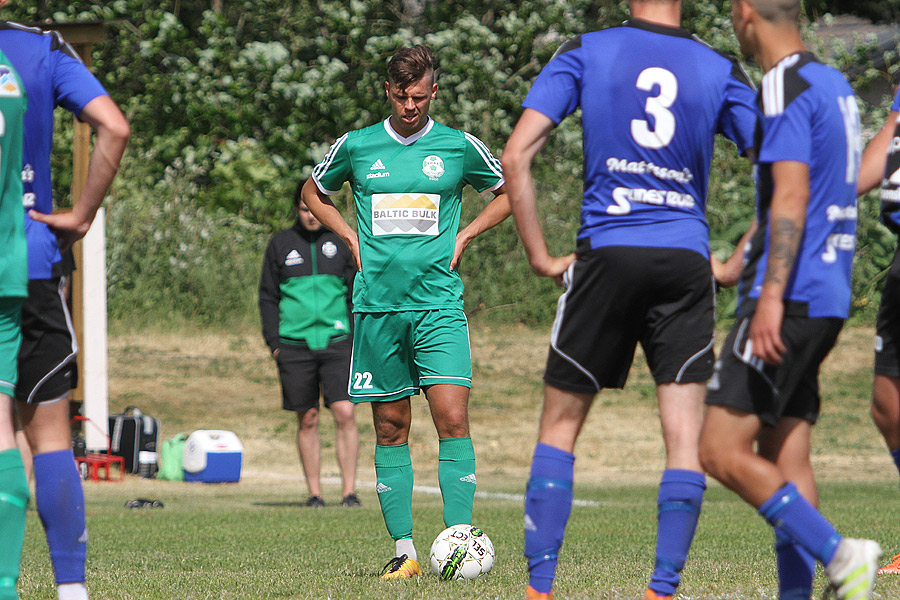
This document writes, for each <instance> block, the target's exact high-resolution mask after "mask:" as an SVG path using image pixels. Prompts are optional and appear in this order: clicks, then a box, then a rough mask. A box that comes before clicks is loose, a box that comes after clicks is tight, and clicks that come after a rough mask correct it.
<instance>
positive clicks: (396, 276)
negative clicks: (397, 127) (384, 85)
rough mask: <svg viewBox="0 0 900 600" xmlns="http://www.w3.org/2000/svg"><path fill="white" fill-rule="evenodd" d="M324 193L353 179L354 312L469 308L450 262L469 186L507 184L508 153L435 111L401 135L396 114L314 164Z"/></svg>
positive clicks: (357, 133) (353, 133)
mask: <svg viewBox="0 0 900 600" xmlns="http://www.w3.org/2000/svg"><path fill="white" fill-rule="evenodd" d="M313 180H314V181H315V182H316V185H317V186H318V187H319V190H320V191H321V192H322V193H324V194H329V195H332V194H336V193H338V192H339V191H340V189H341V186H342V185H343V183H344V182H345V181H349V182H350V187H351V189H352V190H353V200H354V202H355V203H356V213H357V220H358V223H359V231H358V233H359V246H360V258H361V260H362V272H360V273H357V275H356V280H355V283H354V286H353V311H354V312H392V311H401V310H430V309H436V308H462V295H463V283H462V280H461V279H460V277H459V273H457V272H456V271H451V270H450V261H451V260H452V259H453V250H454V248H455V245H456V234H457V231H458V229H459V216H460V211H461V205H462V189H463V186H464V185H466V184H468V185H471V186H472V187H474V188H475V189H476V190H478V191H479V192H483V191H485V190H488V189H489V190H495V189H497V188H499V187H500V186H501V185H503V173H502V170H501V167H500V161H499V160H497V159H496V158H494V156H493V155H492V154H491V152H490V150H488V148H487V146H485V145H484V144H483V143H482V142H481V141H480V140H479V139H478V138H476V137H475V136H473V135H471V134H468V133H465V132H463V131H458V130H456V129H451V128H450V127H447V126H445V125H441V124H440V123H436V122H435V121H433V120H431V119H430V118H429V119H428V123H427V124H426V125H425V127H423V128H422V129H421V130H420V131H419V132H418V133H415V134H413V135H412V136H410V137H408V138H403V137H400V135H399V134H398V133H397V132H396V131H394V129H393V128H392V127H391V125H390V119H386V120H385V121H383V122H381V123H378V124H376V125H372V126H371V127H366V128H365V129H358V130H356V131H351V132H349V133H347V134H345V135H344V136H342V137H341V138H340V139H338V140H337V141H336V142H335V143H334V145H333V146H332V147H331V150H329V152H328V154H327V155H326V156H325V158H324V159H323V160H322V162H321V163H319V164H318V165H317V166H316V168H315V169H314V170H313Z"/></svg>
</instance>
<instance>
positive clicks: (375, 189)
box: [303, 45, 510, 578]
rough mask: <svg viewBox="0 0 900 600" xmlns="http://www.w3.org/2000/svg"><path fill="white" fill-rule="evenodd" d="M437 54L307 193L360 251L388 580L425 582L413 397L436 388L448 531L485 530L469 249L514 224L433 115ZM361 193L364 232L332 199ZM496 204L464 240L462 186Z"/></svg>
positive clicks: (359, 333) (360, 330) (486, 170)
mask: <svg viewBox="0 0 900 600" xmlns="http://www.w3.org/2000/svg"><path fill="white" fill-rule="evenodd" d="M434 70H435V66H434V56H433V55H432V53H431V50H429V49H428V48H427V47H426V46H421V45H419V46H415V47H412V48H405V49H403V50H400V51H399V52H397V53H396V54H395V55H394V56H393V58H391V60H390V62H389V63H388V80H387V81H386V82H385V84H384V88H385V92H386V94H387V97H388V100H389V101H390V104H391V116H390V117H389V118H387V119H385V120H384V121H382V122H380V123H378V124H376V125H372V126H370V127H367V128H364V129H359V130H356V131H351V132H349V133H347V134H345V135H344V136H342V137H340V138H339V139H338V140H337V141H336V142H335V143H334V145H333V146H332V147H331V150H330V151H329V152H328V154H327V155H326V156H325V158H324V159H323V160H322V162H321V163H320V164H319V165H318V166H316V168H315V169H314V170H313V175H312V177H311V178H310V179H309V181H307V182H306V184H304V188H303V200H304V201H305V202H306V205H307V206H308V207H309V209H310V210H311V211H312V212H313V214H315V215H316V217H317V218H318V219H319V220H320V221H321V222H322V223H324V224H325V226H326V227H328V228H329V229H331V230H332V231H334V232H335V233H337V234H338V235H340V236H341V237H342V238H343V239H344V240H345V241H346V242H347V245H348V246H349V247H350V249H351V250H352V251H353V255H354V258H355V259H356V262H357V267H358V268H359V272H358V273H357V275H356V281H355V283H354V287H353V311H354V313H356V327H355V330H354V338H353V356H352V359H351V364H350V390H349V391H350V400H352V401H353V402H370V403H371V404H372V414H373V418H374V422H375V436H376V444H377V445H376V446H375V474H376V477H377V480H378V481H377V485H376V491H377V492H378V500H379V502H380V503H381V512H382V514H383V515H384V522H385V525H387V529H388V532H389V533H390V535H391V537H392V538H393V539H394V540H395V549H396V556H395V558H393V559H391V561H390V562H388V564H387V566H385V568H384V571H383V573H382V577H385V578H406V577H413V576H415V575H418V574H420V573H421V570H420V568H419V563H418V556H417V554H416V548H415V546H414V545H413V541H412V526H413V524H412V488H413V472H412V465H411V462H410V454H409V446H408V445H407V441H408V439H409V428H410V421H411V412H410V396H411V395H413V394H418V393H419V391H420V390H424V391H425V397H426V399H427V400H428V405H429V407H430V409H431V416H432V419H433V420H434V425H435V429H436V430H437V433H438V438H439V442H440V447H439V448H440V449H439V457H438V461H439V462H438V479H439V481H440V485H441V494H442V496H443V499H444V523H445V525H446V526H450V525H456V524H461V523H466V524H467V523H471V522H472V504H473V501H474V496H475V451H474V449H473V446H472V439H471V438H470V437H469V417H468V400H469V388H470V387H471V383H472V361H471V357H470V353H469V335H468V325H467V322H466V315H465V313H464V312H463V303H462V294H463V284H462V280H461V279H460V277H459V273H458V272H457V270H456V268H457V266H458V265H459V260H460V257H461V256H462V253H463V251H464V250H465V249H466V246H468V244H469V243H470V242H471V241H472V240H473V239H474V238H475V237H476V236H478V235H479V234H481V233H483V232H484V231H486V230H488V229H490V228H491V227H493V226H495V225H497V224H498V223H500V222H501V221H503V220H504V219H505V218H506V217H507V216H509V213H510V211H509V202H508V200H507V197H506V193H505V191H504V188H503V183H504V180H503V173H502V171H501V167H500V161H498V160H497V159H496V158H494V156H493V155H492V154H491V152H490V150H488V148H487V147H486V146H485V145H484V144H483V143H482V142H481V141H480V140H478V139H477V138H476V137H475V136H473V135H471V134H469V133H465V132H463V131H457V130H455V129H451V128H449V127H446V126H444V125H441V124H440V123H436V122H435V121H434V120H432V119H431V117H429V116H428V109H429V107H430V104H431V101H432V100H433V99H434V98H435V97H436V95H437V91H438V84H437V82H436V81H435V74H434ZM345 181H349V182H350V187H351V189H352V191H353V199H354V202H355V204H356V212H357V219H358V222H359V233H358V234H357V233H356V232H355V231H353V230H352V229H351V228H350V226H349V225H348V224H347V222H346V221H345V220H344V219H343V217H342V216H341V214H340V212H339V211H338V210H337V208H335V206H334V204H333V203H332V202H331V200H330V199H329V196H331V195H334V194H336V193H337V192H338V191H339V190H340V189H341V186H342V185H343V183H344V182H345ZM466 184H468V185H471V186H472V187H474V188H475V189H476V190H477V191H478V192H484V191H486V190H490V191H492V192H493V193H494V195H495V197H494V199H493V200H492V201H491V202H490V203H489V204H488V205H487V206H486V207H485V209H484V210H483V211H482V212H481V213H480V214H479V215H478V217H476V218H475V219H474V220H473V221H472V222H471V223H470V224H469V225H468V226H467V227H465V228H464V229H462V230H461V231H458V230H459V219H460V207H461V200H462V188H463V186H464V185H466Z"/></svg>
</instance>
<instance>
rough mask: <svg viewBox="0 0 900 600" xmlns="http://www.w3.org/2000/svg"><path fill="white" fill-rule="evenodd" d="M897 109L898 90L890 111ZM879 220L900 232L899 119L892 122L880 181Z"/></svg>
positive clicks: (899, 96)
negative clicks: (882, 175) (891, 130)
mask: <svg viewBox="0 0 900 600" xmlns="http://www.w3.org/2000/svg"><path fill="white" fill-rule="evenodd" d="M897 111H900V91H898V92H897V97H896V98H894V104H893V105H892V106H891V112H897ZM881 220H882V221H883V222H884V224H885V225H886V226H887V228H888V229H890V230H891V231H893V232H894V233H900V121H898V122H897V123H895V124H894V135H893V136H892V137H891V143H890V145H889V146H888V155H887V162H886V164H885V170H884V179H883V180H882V181H881Z"/></svg>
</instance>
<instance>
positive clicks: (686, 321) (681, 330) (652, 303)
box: [544, 246, 715, 393]
mask: <svg viewBox="0 0 900 600" xmlns="http://www.w3.org/2000/svg"><path fill="white" fill-rule="evenodd" d="M567 279H568V281H569V287H568V289H567V290H566V292H565V293H564V294H563V295H562V296H561V297H560V299H559V303H558V305H557V310H556V320H555V321H554V323H553V331H552V333H551V338H550V352H549V356H548V358H547V369H546V371H545V373H544V381H545V382H546V383H547V384H548V385H551V386H553V387H556V388H559V389H563V390H568V391H572V392H581V393H595V392H599V391H600V390H601V389H602V388H621V387H624V385H625V381H626V379H627V378H628V371H629V369H630V368H631V363H632V361H633V360H634V351H635V348H636V346H637V343H638V342H640V344H641V347H642V348H643V349H644V354H645V355H646V357H647V364H648V365H649V367H650V371H651V373H652V374H653V378H654V380H655V381H656V383H657V385H660V384H665V383H698V382H705V381H706V380H707V379H709V377H710V375H712V367H713V361H714V358H715V357H714V350H713V331H714V326H715V297H714V292H713V280H712V273H711V271H710V266H709V260H708V259H706V258H704V257H703V256H702V255H700V254H698V253H697V252H693V251H691V250H683V249H673V248H650V247H628V246H610V247H603V248H598V249H595V250H587V251H585V252H580V253H579V255H578V258H577V259H576V261H575V262H574V263H573V265H572V266H571V267H570V270H569V272H568V273H567Z"/></svg>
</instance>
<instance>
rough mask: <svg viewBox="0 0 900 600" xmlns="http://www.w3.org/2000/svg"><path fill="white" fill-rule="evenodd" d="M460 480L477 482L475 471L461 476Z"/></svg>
mask: <svg viewBox="0 0 900 600" xmlns="http://www.w3.org/2000/svg"><path fill="white" fill-rule="evenodd" d="M459 480H460V481H462V482H463V483H475V473H469V474H468V475H466V476H465V477H460V478H459Z"/></svg>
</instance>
